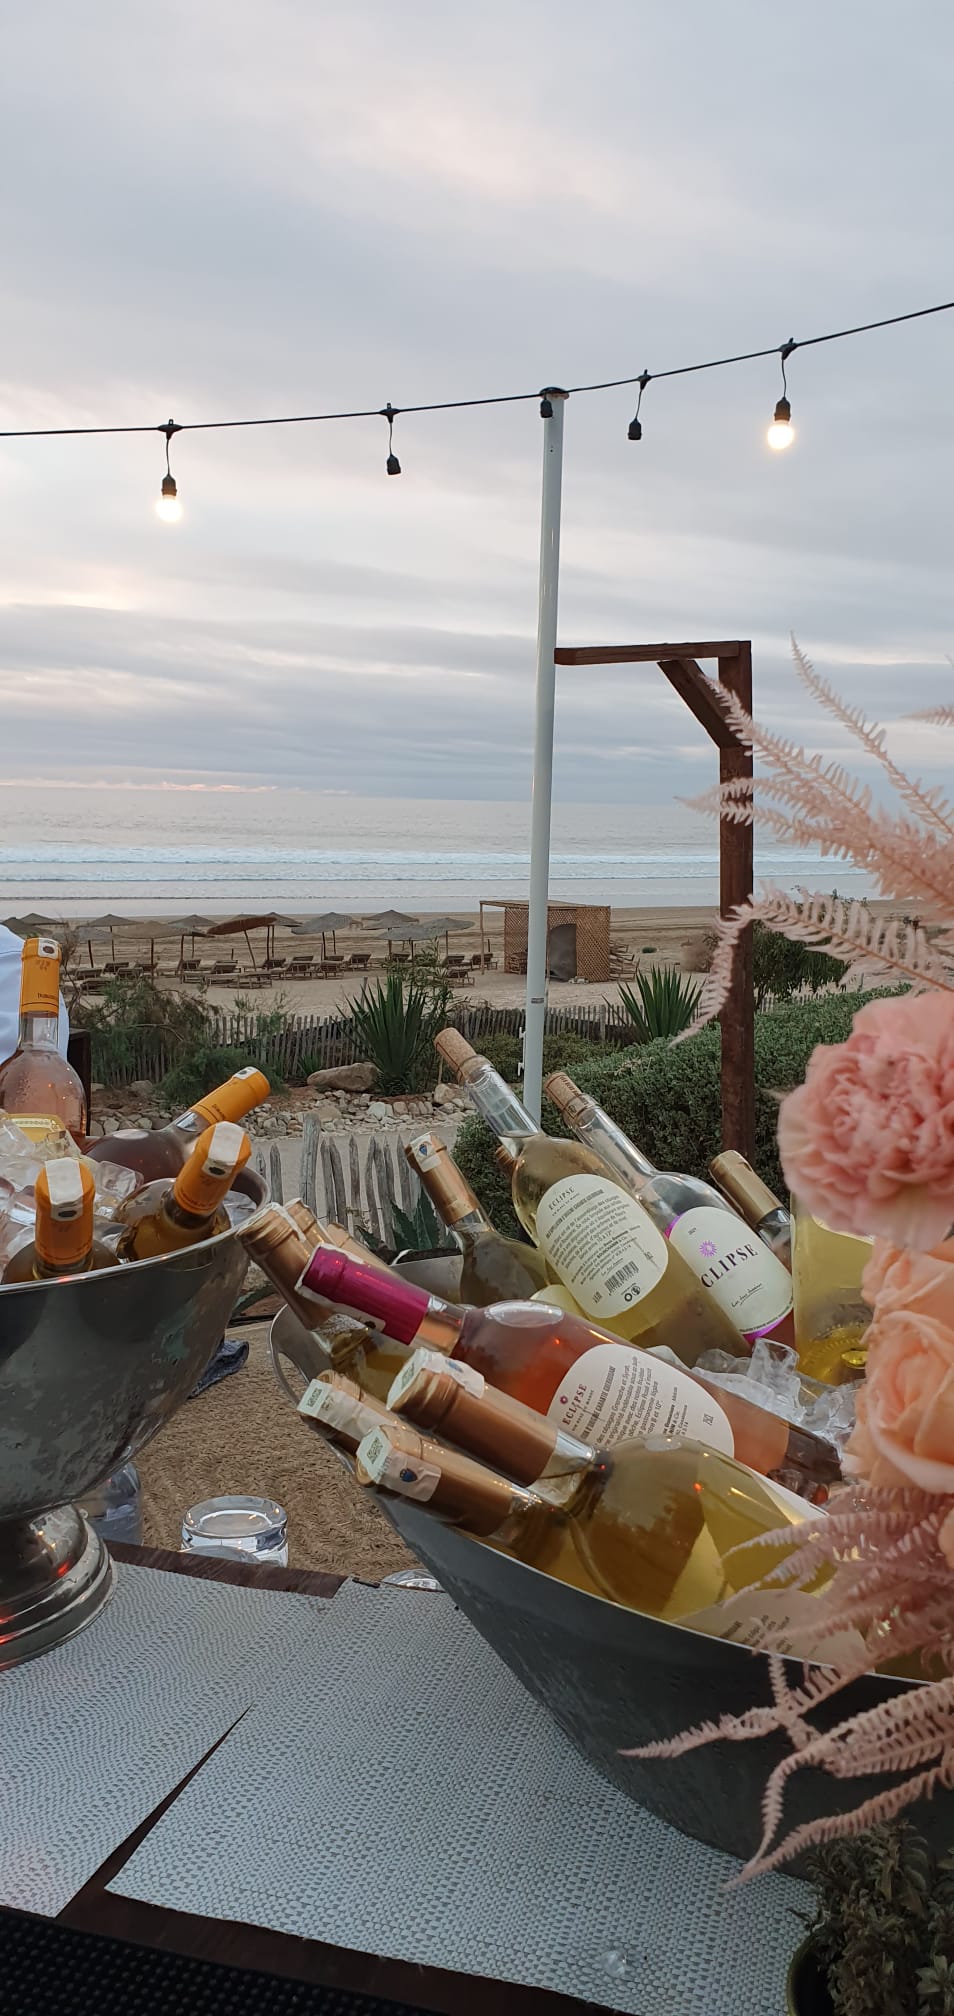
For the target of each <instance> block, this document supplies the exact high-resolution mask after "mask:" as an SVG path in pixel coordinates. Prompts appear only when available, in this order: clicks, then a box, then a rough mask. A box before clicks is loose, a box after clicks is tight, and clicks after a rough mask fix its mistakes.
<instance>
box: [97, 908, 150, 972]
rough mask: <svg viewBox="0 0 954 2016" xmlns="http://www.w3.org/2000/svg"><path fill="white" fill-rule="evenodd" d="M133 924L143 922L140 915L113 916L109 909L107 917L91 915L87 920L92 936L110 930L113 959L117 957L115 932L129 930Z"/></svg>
mask: <svg viewBox="0 0 954 2016" xmlns="http://www.w3.org/2000/svg"><path fill="white" fill-rule="evenodd" d="M131 924H132V925H136V926H139V925H140V924H141V919H140V918H138V917H113V916H111V915H110V913H109V911H107V912H106V915H105V917H90V918H89V919H88V920H87V924H86V930H87V933H88V936H89V937H90V938H98V937H100V936H101V935H102V933H104V932H106V931H108V932H109V942H110V945H111V947H112V953H111V956H112V958H113V959H115V957H116V940H115V937H114V933H115V932H116V931H122V930H128V929H129V926H130V925H131ZM92 963H93V962H92V960H90V965H92Z"/></svg>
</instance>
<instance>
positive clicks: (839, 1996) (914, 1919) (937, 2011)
mask: <svg viewBox="0 0 954 2016" xmlns="http://www.w3.org/2000/svg"><path fill="white" fill-rule="evenodd" d="M811 1881H812V1884H813V1887H814V1891H815V1908H814V1912H813V1914H812V1916H811V1918H806V1919H804V1921H803V1922H804V1923H805V1924H806V1925H807V1927H808V1935H807V1937H806V1939H805V1940H804V1941H803V1943H802V1945H801V1946H800V1947H799V1948H798V1951H797V1952H796V1954H795V1956H794V1958H793V1960H792V1964H791V1967H790V1969H789V1975H788V1984H787V1988H788V2003H787V2007H788V2016H954V1854H948V1855H946V1856H944V1857H943V1859H942V1860H941V1861H940V1862H935V1861H934V1859H933V1857H932V1856H931V1853H930V1851H929V1849H928V1847H927V1844H926V1843H925V1841H924V1840H923V1839H922V1837H921V1835H920V1834H918V1833H917V1831H916V1829H915V1828H913V1827H911V1826H910V1825H908V1824H907V1823H906V1822H904V1821H902V1822H898V1823H896V1824H894V1825H892V1826H888V1827H875V1828H872V1829H871V1830H870V1831H869V1832H867V1833H864V1834H860V1835H856V1836H854V1837H853V1838H851V1839H848V1840H841V1841H833V1842H831V1843H829V1844H828V1845H827V1846H825V1847H824V1848H820V1849H818V1850H817V1851H816V1853H815V1855H814V1856H813V1858H812V1864H811Z"/></svg>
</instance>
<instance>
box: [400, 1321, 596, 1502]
mask: <svg viewBox="0 0 954 2016" xmlns="http://www.w3.org/2000/svg"><path fill="white" fill-rule="evenodd" d="M415 1360H420V1361H425V1360H426V1362H418V1363H417V1367H416V1370H412V1367H413V1366H414V1364H415ZM415 1360H412V1361H410V1362H409V1364H408V1366H407V1368H406V1370H405V1372H404V1373H399V1375H398V1377H397V1379H396V1380H395V1382H394V1385H393V1386H392V1388H391V1391H390V1393H389V1395H388V1400H389V1403H390V1405H391V1407H392V1409H393V1411H394V1413H395V1414H400V1415H402V1416H406V1417H407V1418H408V1419H409V1420H411V1421H413V1422H414V1423H415V1424H416V1425H417V1427H419V1428H427V1429H435V1430H437V1431H439V1433H440V1434H441V1435H443V1436H444V1437H445V1438H446V1440H447V1441H448V1442H453V1443H455V1444H456V1445H457V1447H458V1448H460V1449H465V1450H466V1451H467V1453H468V1455H470V1456H477V1457H479V1458H480V1459H481V1461H483V1462H485V1463H490V1464H492V1465H493V1467H494V1468H495V1469H497V1470H502V1471H503V1472H504V1473H505V1475H506V1476H508V1477H513V1478H515V1479H516V1481H517V1482H518V1483H519V1484H535V1483H536V1481H537V1479H538V1478H539V1477H542V1476H543V1473H544V1471H545V1469H546V1467H547V1464H548V1463H549V1462H550V1460H551V1458H552V1456H553V1453H554V1450H555V1448H556V1445H557V1441H558V1438H559V1429H558V1428H557V1426H556V1424H555V1423H554V1422H553V1421H548V1420H547V1419H546V1418H545V1416H544V1415H542V1414H537V1413H535V1412H534V1410H533V1408H531V1407H525V1406H524V1405H523V1402H522V1401H520V1400H514V1399H512V1398H511V1396H510V1394H509V1393H501V1392H499V1391H497V1389H496V1388H495V1387H493V1386H487V1385H485V1384H484V1383H483V1381H481V1382H480V1383H481V1385H482V1386H483V1390H482V1391H475V1390H474V1386H473V1385H472V1384H471V1383H468V1382H467V1381H466V1380H461V1379H459V1378H457V1377H455V1375H454V1371H453V1370H452V1369H451V1368H450V1367H445V1366H442V1365H441V1364H440V1363H439V1361H438V1360H437V1358H436V1354H433V1353H430V1352H428V1353H427V1354H425V1353H423V1352H421V1353H416V1354H415ZM402 1387H403V1391H402V1390H400V1389H401V1388H402Z"/></svg>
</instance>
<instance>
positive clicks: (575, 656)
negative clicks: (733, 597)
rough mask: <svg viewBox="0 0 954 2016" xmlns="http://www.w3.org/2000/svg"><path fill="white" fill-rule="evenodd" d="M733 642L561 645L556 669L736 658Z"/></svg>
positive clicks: (737, 649)
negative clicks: (573, 666)
mask: <svg viewBox="0 0 954 2016" xmlns="http://www.w3.org/2000/svg"><path fill="white" fill-rule="evenodd" d="M742 648H743V647H742V645H741V644H740V643H739V641H738V639H737V638H734V639H733V638H728V639H727V640H726V641H725V642H724V643H721V644H563V645H561V646H560V647H559V649H558V650H556V651H554V653H553V656H554V660H555V662H556V663H557V665H661V664H662V661H663V659H664V658H737V657H738V655H739V652H740V651H741V650H742Z"/></svg>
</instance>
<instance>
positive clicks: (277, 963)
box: [264, 958, 288, 973]
mask: <svg viewBox="0 0 954 2016" xmlns="http://www.w3.org/2000/svg"><path fill="white" fill-rule="evenodd" d="M287 964H288V960H287V958H281V959H266V961H265V965H264V971H265V972H266V973H277V972H278V971H279V969H280V968H281V967H282V966H287Z"/></svg>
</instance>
